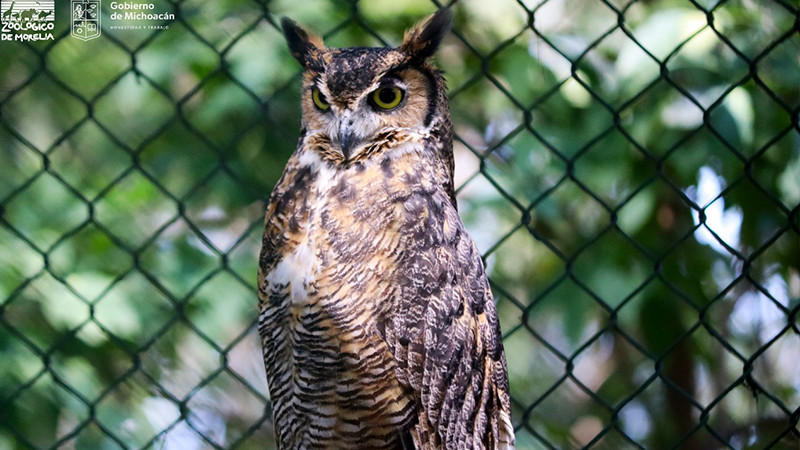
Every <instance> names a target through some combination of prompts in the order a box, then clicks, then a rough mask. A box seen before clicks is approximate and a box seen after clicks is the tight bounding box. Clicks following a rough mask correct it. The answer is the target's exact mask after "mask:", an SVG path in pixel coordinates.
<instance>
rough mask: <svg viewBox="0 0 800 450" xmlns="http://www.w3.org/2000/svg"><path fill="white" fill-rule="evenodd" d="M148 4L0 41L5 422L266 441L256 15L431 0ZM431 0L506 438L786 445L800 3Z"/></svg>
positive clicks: (351, 15) (796, 299) (240, 443)
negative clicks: (160, 14) (79, 27)
mask: <svg viewBox="0 0 800 450" xmlns="http://www.w3.org/2000/svg"><path fill="white" fill-rule="evenodd" d="M156 5H158V6H159V7H161V8H162V9H164V10H166V11H169V12H173V13H174V14H175V16H176V18H175V20H173V21H166V22H164V23H162V24H160V25H164V26H162V27H158V28H156V29H153V30H146V29H145V30H142V29H139V30H127V31H126V30H104V32H103V34H102V36H101V37H100V38H98V39H95V40H92V41H89V42H83V41H80V40H77V39H73V38H71V37H70V33H69V29H68V25H67V24H66V21H62V22H57V26H56V29H55V33H54V34H55V39H54V40H53V41H46V42H39V43H19V42H2V44H0V155H2V164H0V359H2V363H0V448H61V447H66V448H117V447H119V448H151V447H155V448H165V449H173V448H175V449H177V448H180V449H192V448H273V447H274V445H275V444H274V438H273V429H272V424H271V413H270V402H269V395H268V392H267V389H266V383H265V381H264V376H263V367H262V361H261V357H260V349H259V343H258V339H257V336H256V335H257V333H256V331H255V327H254V322H255V320H256V308H255V307H256V294H255V287H254V286H255V264H256V262H255V261H256V254H257V251H258V247H259V245H260V234H261V226H262V225H261V224H262V220H263V218H262V214H263V210H264V200H265V198H266V196H267V194H268V193H269V191H270V189H271V187H272V185H273V184H274V183H275V182H276V180H277V179H278V176H279V175H280V172H281V170H282V167H283V163H284V162H285V160H286V159H287V157H288V155H289V154H290V153H291V151H292V150H293V148H294V145H295V142H296V136H297V131H298V129H299V106H298V104H299V103H298V95H299V92H298V91H299V67H298V66H297V64H296V63H295V62H294V60H293V59H292V58H291V56H290V55H289V53H288V51H287V50H286V48H285V45H284V42H283V39H282V37H281V34H280V32H279V28H278V26H277V23H278V20H279V18H280V17H281V16H284V15H286V16H291V17H292V18H294V19H295V20H297V21H299V22H300V23H302V24H304V25H305V26H307V27H308V28H310V29H312V30H315V31H317V32H319V33H322V34H324V36H325V39H326V42H327V43H328V45H332V46H353V45H370V46H376V45H392V44H397V43H399V41H400V39H401V38H402V32H403V30H404V29H405V28H407V27H408V26H410V25H411V24H413V23H414V22H416V21H417V20H419V19H420V18H422V17H424V16H425V15H427V14H429V13H431V12H433V11H434V10H435V9H436V8H438V7H443V5H442V4H439V3H435V2H434V3H428V2H426V1H421V0H408V1H394V2H378V1H376V0H364V1H360V2H355V1H354V2H346V1H334V0H315V1H313V2H304V3H303V5H302V6H301V5H300V4H292V3H291V2H269V1H259V0H251V1H246V0H224V1H220V2H201V1H198V0H185V1H179V0H169V1H164V2H163V3H156ZM452 7H453V10H454V12H455V26H454V29H453V32H452V33H451V35H449V36H448V37H447V38H446V40H445V42H444V44H443V46H442V48H441V49H440V52H439V54H438V56H437V63H438V65H439V66H440V67H441V68H442V69H444V71H445V74H446V77H447V79H448V83H449V86H450V99H451V109H452V112H453V116H454V117H453V119H454V122H455V126H456V132H457V137H456V145H455V154H456V166H457V168H456V170H457V174H456V177H457V185H458V193H459V204H460V211H461V214H462V216H463V218H464V221H465V223H466V224H467V227H468V228H469V230H470V232H471V234H472V236H473V238H474V239H475V240H476V242H477V243H478V246H479V248H480V249H481V250H482V251H483V252H484V256H485V259H486V262H487V265H488V269H489V273H490V275H491V280H492V287H493V289H494V292H495V296H496V298H497V302H498V310H499V313H500V316H501V324H502V327H503V331H504V333H505V334H504V339H505V346H506V353H507V357H508V366H509V373H510V381H511V394H512V397H513V421H514V424H515V427H516V430H517V443H518V447H519V448H675V447H678V448H692V449H694V448H697V449H701V448H702V449H705V448H737V449H738V448H745V447H746V448H770V447H778V448H797V446H798V441H799V440H800V437H799V436H800V431H799V430H798V418H799V417H800V370H798V361H800V326H799V324H800V319H798V311H800V256H799V255H800V218H799V216H800V213H799V212H798V211H800V125H798V120H799V117H800V13H799V12H798V5H797V3H796V2H790V1H785V0H767V1H763V2H750V1H745V0H729V1H725V0H721V1H717V0H690V1H684V0H680V1H679V0H641V1H635V0H632V1H628V0H591V1H586V0H541V1H512V0H503V1H498V2H482V1H478V0H471V1H460V2H456V3H455V4H454V5H452ZM106 8H107V7H106ZM56 10H57V11H56V14H57V15H59V14H62V11H63V12H64V13H63V14H64V15H65V16H66V11H69V4H68V2H66V1H58V2H56ZM108 13H109V11H108V10H107V9H104V10H103V14H104V18H106V16H107V14H108Z"/></svg>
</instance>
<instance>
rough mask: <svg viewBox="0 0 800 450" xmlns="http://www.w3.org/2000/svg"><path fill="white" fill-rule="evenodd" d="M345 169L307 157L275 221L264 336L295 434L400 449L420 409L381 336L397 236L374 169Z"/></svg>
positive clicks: (273, 379)
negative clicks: (307, 419) (311, 418)
mask: <svg viewBox="0 0 800 450" xmlns="http://www.w3.org/2000/svg"><path fill="white" fill-rule="evenodd" d="M338 169H339V168H337V167H335V166H331V165H329V164H328V163H325V162H322V161H321V160H319V159H318V158H315V157H313V155H312V156H308V155H305V156H304V155H300V157H298V158H297V160H296V165H295V166H294V167H291V168H290V170H291V173H289V174H288V175H285V178H286V179H287V180H289V181H287V182H286V183H285V185H284V186H282V187H280V186H279V188H278V189H280V190H281V192H278V194H277V195H276V199H275V200H274V203H275V205H276V206H275V209H274V211H273V212H272V214H271V216H270V217H269V218H268V220H267V225H266V228H267V231H266V232H265V235H269V236H271V238H270V242H273V243H274V244H275V248H274V249H272V250H271V251H270V252H269V253H270V254H271V255H272V254H274V256H273V257H268V258H263V259H265V260H267V261H271V262H272V264H271V265H270V266H269V267H267V268H266V270H264V271H263V280H260V281H261V283H263V287H262V292H268V293H271V294H269V298H270V301H267V302H262V322H261V323H260V329H259V331H260V332H261V334H262V342H263V344H264V348H265V352H273V354H272V355H271V356H272V357H270V356H269V355H265V358H266V360H268V361H270V362H272V363H274V366H273V367H267V376H268V380H269V381H270V393H271V394H272V395H273V397H274V401H275V403H276V407H275V411H276V420H277V421H279V422H284V423H286V424H287V425H286V428H285V429H287V430H289V431H287V432H288V433H292V434H294V435H295V437H296V438H297V439H300V440H301V441H302V440H303V439H306V438H308V436H311V435H313V436H315V437H316V438H320V439H322V441H317V442H315V445H313V446H312V447H324V446H325V445H324V442H331V443H332V442H337V443H342V442H352V443H353V444H354V445H364V443H368V444H369V445H368V446H369V447H374V448H387V447H393V446H394V445H395V444H396V440H397V438H398V436H399V434H398V430H399V429H401V428H403V427H405V426H406V425H407V424H408V423H409V421H410V420H412V417H413V401H412V400H411V398H410V397H409V396H408V394H407V393H406V392H405V391H404V390H403V389H402V388H401V386H400V384H399V382H398V381H397V378H396V375H395V362H394V358H393V356H392V354H391V352H390V351H389V349H388V347H387V345H386V343H385V342H384V341H383V339H382V337H381V336H380V334H379V333H378V331H377V330H378V322H379V320H380V319H381V315H382V314H383V312H382V311H383V310H385V308H386V307H387V306H388V305H389V304H390V302H391V299H392V298H393V296H395V295H397V293H396V292H395V290H394V289H395V287H394V286H393V283H392V281H391V280H392V278H393V277H392V275H391V273H392V270H393V267H394V265H393V264H392V261H393V255H394V253H395V252H396V247H397V244H398V241H397V233H396V230H392V227H393V223H394V219H393V213H392V212H387V211H386V210H387V208H386V207H385V205H386V204H388V202H389V201H388V200H385V199H383V198H382V197H384V196H383V195H380V194H379V187H380V184H379V183H378V180H377V179H375V178H373V177H374V176H375V175H376V174H375V173H373V172H374V170H375V169H370V168H369V167H362V168H358V167H350V168H348V169H347V170H338ZM377 170H378V171H380V168H377ZM298 174H299V175H298ZM292 180H294V181H292ZM292 183H294V185H298V183H300V184H301V185H302V189H300V188H299V187H298V188H293V187H292V186H293V184H292ZM389 209H391V208H389ZM265 239H266V238H265ZM266 245H270V244H266ZM265 336H266V337H267V338H264V337H265ZM273 392H274V394H273ZM299 411H314V412H315V417H316V420H315V422H314V423H308V424H302V423H298V422H297V416H295V414H298V412H299ZM282 432H283V430H282ZM303 436H305V437H303ZM323 441H324V442H323Z"/></svg>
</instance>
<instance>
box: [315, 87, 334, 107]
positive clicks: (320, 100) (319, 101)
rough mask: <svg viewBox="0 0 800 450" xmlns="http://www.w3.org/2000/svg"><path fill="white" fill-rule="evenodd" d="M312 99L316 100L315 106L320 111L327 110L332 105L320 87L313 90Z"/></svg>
mask: <svg viewBox="0 0 800 450" xmlns="http://www.w3.org/2000/svg"><path fill="white" fill-rule="evenodd" d="M311 99H312V100H314V106H316V107H317V109H319V110H320V111H327V110H328V108H330V107H331V104H330V103H328V99H327V98H325V94H323V93H322V92H320V90H319V89H314V90H313V91H311Z"/></svg>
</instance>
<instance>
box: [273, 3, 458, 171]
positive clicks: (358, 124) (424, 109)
mask: <svg viewBox="0 0 800 450" xmlns="http://www.w3.org/2000/svg"><path fill="white" fill-rule="evenodd" d="M450 22H451V13H450V11H449V10H447V9H442V10H439V12H437V13H436V14H434V15H432V16H431V17H429V18H428V19H427V20H425V21H423V22H422V23H420V24H419V25H417V26H416V27H414V28H412V29H410V30H409V31H407V32H406V34H405V38H404V39H403V43H402V44H401V45H400V46H399V47H397V48H364V47H353V48H327V47H325V45H324V44H323V42H322V39H321V38H319V37H316V36H313V35H311V34H309V33H307V32H306V31H305V30H303V29H302V28H300V27H299V26H298V25H297V24H296V23H294V22H293V21H291V20H289V19H283V21H282V26H283V32H284V35H285V36H286V40H287V42H288V44H289V49H290V50H291V52H292V56H294V57H295V59H297V61H299V62H300V64H302V66H303V68H304V69H305V72H304V76H303V91H302V109H303V127H304V128H305V129H306V132H307V133H313V134H316V135H321V136H324V137H326V138H327V139H328V140H329V141H330V143H331V148H333V149H334V150H335V151H339V152H341V156H342V158H343V160H344V161H347V160H349V159H353V158H357V157H359V155H360V154H361V153H362V152H364V151H365V148H366V147H367V145H366V144H367V143H369V142H373V141H374V140H376V139H379V138H380V137H381V136H383V137H385V136H387V135H390V134H392V133H397V131H399V130H402V131H403V132H405V133H406V134H422V135H424V134H426V133H427V132H429V131H430V129H431V128H433V127H435V126H437V125H439V126H442V122H445V121H446V122H447V125H446V128H447V129H449V111H448V109H447V98H446V96H445V93H444V89H445V86H444V79H443V78H442V76H441V74H440V73H439V72H438V71H437V70H435V69H434V68H433V66H432V65H431V64H430V63H429V62H428V58H429V57H430V56H432V55H433V54H434V53H435V52H436V49H437V48H438V46H439V43H440V42H441V41H442V38H443V37H444V35H445V34H446V33H447V31H448V30H449V29H450Z"/></svg>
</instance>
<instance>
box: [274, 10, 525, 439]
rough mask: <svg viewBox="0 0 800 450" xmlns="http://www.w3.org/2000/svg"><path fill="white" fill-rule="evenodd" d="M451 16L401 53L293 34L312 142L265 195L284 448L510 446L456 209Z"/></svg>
mask: <svg viewBox="0 0 800 450" xmlns="http://www.w3.org/2000/svg"><path fill="white" fill-rule="evenodd" d="M450 20H451V15H450V12H449V11H448V10H446V9H443V10H440V11H439V12H438V13H436V14H434V15H433V16H431V17H430V18H429V19H428V20H427V21H425V22H423V23H422V24H420V25H418V26H416V27H415V28H413V29H411V30H410V31H408V32H407V33H406V35H405V38H404V41H403V44H402V45H400V46H399V47H397V48H342V49H337V48H326V47H325V46H324V45H323V43H322V40H321V39H320V38H318V37H315V36H311V35H309V34H308V33H306V31H304V30H303V29H301V28H299V27H298V26H297V25H296V24H295V23H294V22H292V21H290V20H287V19H284V20H283V22H282V26H283V31H284V34H285V36H286V39H287V41H288V44H289V48H290V50H291V52H292V55H293V56H294V57H295V58H296V59H297V60H298V61H299V62H300V64H302V66H303V68H304V76H303V88H302V110H303V119H302V127H303V128H302V131H301V133H300V140H299V143H298V146H297V150H296V151H295V152H294V154H293V155H292V156H291V158H290V159H289V161H288V163H287V164H286V169H285V170H284V172H283V176H282V177H281V179H280V181H278V184H277V185H276V186H275V189H274V191H273V192H272V196H271V198H270V202H269V206H268V208H267V213H266V226H265V231H264V239H263V247H262V249H261V254H260V259H259V273H258V287H259V299H260V301H259V309H260V315H259V323H258V328H259V332H260V335H261V343H262V345H263V349H264V364H265V366H266V372H267V382H268V384H269V392H270V396H271V398H272V401H273V411H274V423H275V429H276V434H277V440H278V445H279V446H280V447H282V448H291V449H295V448H309V449H312V448H345V447H346V446H350V447H351V448H418V449H436V448H458V449H465V448H511V447H512V446H513V444H514V430H513V427H512V425H511V418H510V414H509V403H510V401H509V395H508V375H507V369H506V361H505V354H504V352H503V344H502V341H501V334H500V326H499V322H498V319H497V313H496V311H495V306H494V303H493V299H492V294H491V291H490V289H489V284H488V282H487V278H486V272H485V270H484V267H483V263H482V261H481V257H480V253H479V252H478V250H477V249H476V247H475V245H474V243H473V242H472V240H471V239H470V237H469V236H468V235H467V232H466V231H465V229H464V225H463V224H462V222H461V220H460V219H459V216H458V212H457V210H456V199H455V193H454V190H453V147H452V145H453V142H452V141H453V136H452V126H451V123H450V114H449V109H448V104H447V96H446V94H445V82H444V78H443V77H442V75H441V74H440V72H438V71H437V70H436V69H434V67H433V66H432V65H431V64H430V63H429V62H428V58H429V57H430V56H432V55H433V53H434V52H435V51H436V49H437V47H438V45H439V43H440V42H441V40H442V38H443V36H444V35H445V34H446V33H447V31H448V30H449V27H450Z"/></svg>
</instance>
